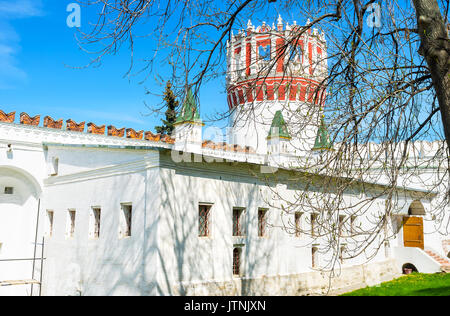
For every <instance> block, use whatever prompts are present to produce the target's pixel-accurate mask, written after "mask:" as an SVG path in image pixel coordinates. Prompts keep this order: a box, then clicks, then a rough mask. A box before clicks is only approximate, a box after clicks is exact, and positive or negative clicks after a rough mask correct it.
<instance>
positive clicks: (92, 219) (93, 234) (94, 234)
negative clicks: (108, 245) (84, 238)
mask: <svg viewBox="0 0 450 316" xmlns="http://www.w3.org/2000/svg"><path fill="white" fill-rule="evenodd" d="M101 213H102V209H101V208H100V207H92V208H91V213H90V216H89V238H91V239H99V238H100V227H101V226H100V223H101Z"/></svg>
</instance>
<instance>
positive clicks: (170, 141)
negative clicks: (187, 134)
mask: <svg viewBox="0 0 450 316" xmlns="http://www.w3.org/2000/svg"><path fill="white" fill-rule="evenodd" d="M161 141H162V142H164V143H167V144H175V138H172V137H170V136H169V135H162V136H161Z"/></svg>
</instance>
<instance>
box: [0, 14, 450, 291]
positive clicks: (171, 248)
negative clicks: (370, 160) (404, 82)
mask: <svg viewBox="0 0 450 316" xmlns="http://www.w3.org/2000/svg"><path fill="white" fill-rule="evenodd" d="M276 30H277V32H285V30H283V24H282V21H281V19H280V20H279V21H278V26H277V28H276ZM249 31H250V32H249V33H250V34H249V35H248V36H247V35H244V34H243V33H240V34H239V35H237V37H236V38H235V39H233V42H232V43H230V45H229V47H230V50H229V51H230V53H229V67H230V72H229V78H228V79H227V80H228V85H229V91H230V92H229V102H230V107H231V108H232V110H233V111H234V113H235V114H234V116H233V119H232V120H234V121H233V122H232V124H231V127H232V132H231V134H232V135H234V136H233V139H234V140H235V142H234V143H230V144H226V143H213V142H209V141H204V140H203V139H202V135H201V133H202V129H201V126H202V123H201V120H200V119H199V115H198V114H199V113H198V110H197V108H196V106H195V102H193V100H192V99H189V97H188V100H187V101H186V102H185V105H184V107H183V109H182V113H181V114H180V117H179V120H178V121H177V123H176V130H175V138H170V137H168V136H161V135H154V134H152V133H150V132H147V133H144V132H143V131H141V132H136V131H134V130H132V129H128V130H126V133H127V136H126V137H124V136H125V135H124V134H125V130H124V129H122V130H118V129H116V128H115V127H113V126H109V127H108V131H107V132H106V131H105V126H101V127H98V126H96V125H95V124H92V123H90V124H88V132H86V133H85V132H84V123H81V124H77V123H75V122H73V121H71V120H69V121H67V125H66V127H65V128H63V127H62V121H54V120H52V119H51V118H49V117H46V118H45V120H44V127H40V126H39V121H40V117H34V118H30V117H29V116H28V115H27V114H22V115H21V118H20V123H15V118H14V113H10V114H6V113H3V112H0V121H1V122H0V190H1V191H0V282H2V281H14V280H16V281H17V280H23V281H24V282H22V283H21V284H19V285H14V286H0V295H30V294H33V295H38V293H40V294H42V295H307V294H312V293H326V292H327V291H328V284H329V278H328V275H327V274H326V273H323V272H321V271H320V267H321V265H322V263H323V262H326V261H327V260H328V259H329V258H327V254H323V253H319V252H317V249H318V248H320V239H319V240H315V239H313V238H311V237H310V236H307V235H301V234H296V233H295V232H292V231H290V230H289V229H286V225H285V223H288V222H291V223H292V222H295V223H296V224H299V225H302V228H303V229H313V227H312V225H313V222H312V221H308V220H305V218H311V215H314V214H312V213H308V210H302V213H301V214H300V213H296V212H294V213H289V212H285V213H283V212H281V211H280V210H281V209H283V205H282V203H285V201H292V203H294V201H295V192H297V191H298V190H301V189H302V188H301V183H300V184H299V183H298V182H297V181H293V180H292V178H293V172H294V171H292V170H290V168H289V161H290V159H292V154H294V153H295V154H296V155H304V154H308V153H310V152H311V150H312V149H313V147H314V140H315V139H316V135H317V131H318V129H319V125H320V124H319V123H320V113H321V106H322V102H324V101H321V99H318V100H311V101H312V102H308V93H306V92H307V91H310V90H309V89H308V88H307V87H306V86H307V85H309V84H311V82H313V81H314V78H313V76H315V75H320V76H322V75H323V74H324V73H325V72H326V65H323V64H321V66H320V67H321V68H320V69H319V68H318V70H317V72H318V74H315V72H314V71H311V72H310V71H309V70H308V69H310V68H309V67H312V65H311V64H308V60H318V61H319V63H322V59H323V58H324V56H322V57H320V56H319V55H321V54H322V55H324V54H326V46H325V42H324V37H323V35H319V34H318V33H317V32H316V31H312V32H311V33H310V34H309V35H307V38H305V39H302V41H303V42H302V43H303V44H302V45H306V46H305V47H309V48H308V49H306V51H308V52H310V55H309V56H308V55H306V57H304V59H301V58H302V56H294V58H297V59H296V60H297V61H296V62H297V64H298V65H295V67H300V66H301V67H303V68H302V69H307V73H308V74H309V75H308V76H307V78H306V79H305V78H303V79H302V78H300V77H299V78H294V79H295V80H296V81H295V80H294V81H295V82H297V83H298V85H297V87H296V88H295V89H292V91H300V94H302V93H303V92H302V91H304V92H305V93H306V97H305V96H303V97H300V99H297V95H296V96H293V97H292V98H293V100H291V101H294V102H291V103H290V104H294V106H295V107H296V109H298V108H299V107H300V108H302V110H301V111H300V112H302V111H303V110H304V111H306V112H307V111H308V107H309V108H310V107H311V106H314V107H315V108H316V110H314V111H313V112H314V113H316V114H315V115H312V116H311V115H309V116H310V117H314V118H315V119H314V120H313V121H310V122H307V123H306V125H307V126H309V128H308V129H307V130H305V133H310V134H311V135H309V134H308V135H306V134H305V135H304V136H302V137H304V138H305V139H308V141H306V142H304V141H302V139H298V138H297V139H292V138H291V135H290V134H289V133H288V132H287V130H283V127H284V126H285V125H287V126H290V120H286V121H285V120H284V119H283V117H284V118H286V117H289V118H290V119H291V118H292V116H289V109H287V108H286V107H284V106H281V105H280V104H281V101H283V100H284V98H283V97H282V96H281V94H280V90H282V89H280V88H279V87H280V85H281V86H283V85H284V86H285V85H286V83H284V82H283V81H278V79H274V80H273V82H274V86H275V83H276V82H278V84H279V85H278V93H275V91H276V89H275V88H274V86H273V87H270V84H269V87H268V88H267V90H264V89H266V88H262V90H261V91H262V92H261V93H262V94H261V95H259V92H256V93H255V94H254V95H253V94H252V93H253V92H251V91H250V92H249V94H245V93H244V92H243V91H244V90H243V88H242V87H243V83H242V79H239V77H238V76H237V75H235V72H236V71H240V70H241V66H240V65H241V64H242V63H244V64H245V65H246V67H244V68H243V69H244V70H243V71H244V72H245V71H248V72H249V76H250V77H251V75H252V71H254V69H253V68H252V67H253V66H254V64H253V63H252V62H251V58H253V57H252V56H253V55H252V53H251V50H252V49H255V47H256V48H258V49H259V46H264V47H266V46H268V45H269V46H271V47H276V45H277V38H276V37H274V36H272V35H271V36H269V37H267V36H266V33H267V34H269V33H270V32H269V31H270V28H268V27H267V26H266V25H263V27H261V28H259V29H257V30H254V28H253V26H252V25H251V23H250V24H249ZM257 32H259V33H257ZM270 34H271V33H270ZM258 41H259V46H258ZM252 43H253V44H254V46H252ZM255 45H256V46H255ZM252 47H253V48H252ZM244 48H245V49H247V50H248V52H249V53H248V52H247V53H245V52H244V50H243V49H244ZM255 51H256V49H255ZM273 51H274V50H271V52H273ZM319 53H320V54H319ZM243 56H247V57H248V58H250V61H247V60H245V58H244V57H243ZM317 56H319V57H317ZM286 64H287V63H286V62H285V61H283V63H281V64H280V67H282V66H283V65H286ZM280 70H281V68H280ZM304 77H305V76H304ZM273 78H276V73H275V75H274V77H273ZM257 86H258V84H257ZM304 86H305V87H304ZM261 87H262V86H261ZM289 88H290V86H289ZM288 90H289V89H288ZM264 91H266V92H264ZM270 91H272V92H270ZM249 95H252V97H251V98H253V97H254V98H255V100H257V101H258V102H260V105H264V106H267V107H269V108H270V111H268V112H264V114H263V115H262V116H263V120H262V121H259V120H253V121H252V120H248V119H246V120H242V121H241V120H239V119H238V117H239V115H238V114H236V113H239V112H240V111H246V107H247V106H249V104H250V103H252V100H249V99H248V96H249ZM284 95H285V96H286V94H284ZM289 98H291V96H290V95H288V99H289ZM305 98H306V99H305ZM272 99H273V100H272ZM280 99H283V100H280ZM241 101H242V102H241ZM264 106H263V107H264ZM297 112H298V111H297ZM277 113H278V114H277ZM252 124H253V125H257V126H258V128H256V129H255V128H251V125H252ZM258 124H260V125H258ZM271 127H276V128H279V129H280V133H279V134H278V136H277V135H275V136H274V135H272V134H270V132H271ZM294 129H295V128H294ZM291 131H292V130H291ZM105 132H106V133H105ZM293 134H295V135H298V133H293ZM268 135H269V137H268ZM274 137H278V138H280V141H281V142H280V143H281V144H286V146H284V145H282V146H281V148H279V149H274V148H276V146H275V145H274V142H273V139H274ZM240 139H241V140H242V139H246V140H251V141H250V143H248V142H246V141H243V142H241V141H240ZM311 139H312V141H311ZM291 140H292V141H291ZM284 141H286V143H284ZM252 144H253V146H254V148H250V146H251V145H252ZM254 144H262V145H261V146H255V145H254ZM275 144H276V143H275ZM418 145H420V144H418ZM429 145H430V146H431V147H430V150H432V147H433V143H431V144H429ZM274 146H275V147H274ZM273 151H277V153H278V154H280V156H278V157H281V158H279V159H278V160H271V157H272V158H273V155H268V152H269V153H271V154H272V153H273ZM280 159H281V160H280ZM271 168H272V169H271ZM442 168H443V167H442V166H441V167H440V168H435V166H430V167H429V168H425V169H423V172H422V173H420V174H418V175H417V179H418V180H419V179H420V180H426V181H420V182H417V183H414V181H413V180H408V181H410V182H408V183H405V184H404V185H403V186H401V187H398V188H396V189H395V192H396V194H397V197H398V201H397V202H398V203H397V205H398V206H397V209H396V210H395V216H392V217H391V218H389V221H388V222H389V225H388V227H387V228H386V229H387V230H388V231H389V235H390V236H391V237H390V239H389V243H385V244H384V245H383V246H382V248H381V249H377V250H378V251H375V249H370V248H369V249H368V250H367V252H365V253H364V254H362V255H361V256H358V257H356V258H353V259H350V260H348V261H346V262H343V263H342V266H341V268H340V269H339V270H340V274H339V275H338V276H336V277H334V278H333V281H332V290H344V289H348V288H352V287H356V286H361V285H372V284H376V283H378V282H381V281H383V280H388V279H392V278H394V277H396V276H398V275H400V274H401V273H402V272H403V271H404V268H405V264H410V265H413V266H414V267H415V268H416V269H417V270H418V271H419V272H430V273H432V272H439V271H441V270H442V269H443V268H445V267H443V266H445V265H446V263H443V262H441V261H440V259H438V258H437V255H438V256H440V257H446V256H447V254H448V252H449V251H450V249H448V246H449V240H450V237H449V236H448V235H446V234H440V233H439V232H437V231H435V229H434V222H433V218H431V217H430V215H429V214H431V213H430V210H432V209H433V208H435V207H444V208H445V209H443V211H444V212H446V213H447V214H448V213H449V209H448V205H447V206H440V205H441V204H440V203H438V202H439V201H440V200H441V199H443V195H445V194H446V192H448V191H447V190H448V189H447V187H446V186H445V181H444V183H443V184H442V185H441V187H440V188H439V190H436V189H430V188H432V187H433V181H434V179H435V178H437V177H436V175H437V174H438V173H440V172H445V168H443V169H442ZM268 169H269V170H273V173H269V172H268V171H267V170H268ZM294 176H295V172H294ZM308 176H315V177H318V179H319V180H320V179H325V178H326V177H325V176H321V175H317V174H314V172H311V173H310V174H309V175H308ZM427 181H429V183H430V186H429V187H427V186H425V185H423V183H427ZM418 183H420V186H419V185H418ZM447 183H448V181H447ZM384 188H385V185H384V184H383V183H373V182H370V175H369V176H368V180H367V183H366V191H365V192H364V194H365V195H373V196H376V194H377V193H378V192H380V191H383V189H384ZM274 189H275V190H276V192H277V194H279V195H281V196H283V197H284V200H278V199H277V197H276V196H275V194H274ZM361 194H362V193H361V192H359V191H358V190H355V191H354V192H348V193H347V194H346V195H345V199H346V200H347V201H357V200H358V199H361ZM386 198H387V197H385V196H384V197H383V196H380V197H377V198H376V200H375V201H374V203H372V204H371V206H370V208H369V210H368V212H367V214H369V217H367V216H361V217H360V218H355V219H354V224H355V226H359V227H362V228H364V227H366V226H367V225H369V220H370V216H372V215H373V216H377V215H379V214H383V210H384V208H385V207H386ZM301 216H303V217H301ZM409 218H413V220H412V221H413V222H414V221H417V222H419V223H421V224H422V225H423V231H424V232H423V233H422V234H421V235H420V236H419V237H418V238H419V239H420V238H422V240H421V243H420V244H418V245H415V244H408V242H410V240H405V238H406V239H408V238H409V237H408V235H407V234H406V233H405V231H406V229H407V223H408V221H407V219H409ZM405 219H406V220H405ZM297 220H298V222H297ZM414 223H415V222H414ZM405 236H406V237H405ZM318 243H319V244H318ZM43 247H44V249H43ZM427 251H432V252H427ZM42 253H43V257H44V258H45V260H43V264H42V267H43V268H42V269H41V262H40V260H28V261H14V260H13V259H32V258H34V259H36V258H38V259H39V258H40V257H41V254H42ZM372 254H373V255H372ZM435 255H436V256H435ZM369 257H370V260H369ZM27 280H28V281H27ZM30 280H35V281H38V282H41V285H39V284H35V285H31V284H30V283H31V282H32V281H30ZM10 283H11V282H10ZM1 284H2V283H0V285H1ZM4 284H5V283H4ZM32 286H33V293H32V292H31V291H32V289H31V288H32Z"/></svg>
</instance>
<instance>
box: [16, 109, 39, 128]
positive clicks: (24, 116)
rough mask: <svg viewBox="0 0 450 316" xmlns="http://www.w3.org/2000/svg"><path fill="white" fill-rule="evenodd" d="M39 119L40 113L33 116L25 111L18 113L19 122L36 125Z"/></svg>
mask: <svg viewBox="0 0 450 316" xmlns="http://www.w3.org/2000/svg"><path fill="white" fill-rule="evenodd" d="M40 121H41V116H40V115H36V116H35V117H30V116H29V115H28V114H27V113H25V112H22V113H20V124H24V125H32V126H38V125H39V122H40Z"/></svg>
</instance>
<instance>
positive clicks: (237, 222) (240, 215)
mask: <svg viewBox="0 0 450 316" xmlns="http://www.w3.org/2000/svg"><path fill="white" fill-rule="evenodd" d="M244 220H245V208H239V207H235V208H233V236H234V237H242V236H245V230H244V227H245V226H244V224H245V222H244Z"/></svg>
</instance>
